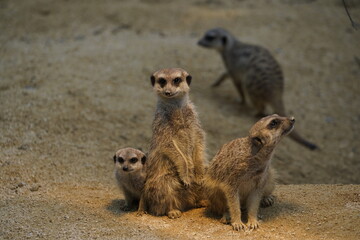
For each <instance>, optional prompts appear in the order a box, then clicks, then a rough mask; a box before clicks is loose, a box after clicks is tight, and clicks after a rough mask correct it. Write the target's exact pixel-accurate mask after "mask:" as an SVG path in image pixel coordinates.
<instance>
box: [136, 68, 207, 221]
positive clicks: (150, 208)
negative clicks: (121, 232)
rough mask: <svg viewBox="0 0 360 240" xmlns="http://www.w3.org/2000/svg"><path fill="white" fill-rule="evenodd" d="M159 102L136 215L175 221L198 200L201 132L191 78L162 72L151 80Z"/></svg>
mask: <svg viewBox="0 0 360 240" xmlns="http://www.w3.org/2000/svg"><path fill="white" fill-rule="evenodd" d="M151 82H152V85H153V88H154V91H155V92H156V93H157V95H158V102H157V107H156V112H155V119H154V121H153V125H152V129H153V136H152V139H151V144H150V150H149V157H148V162H147V166H148V167H147V179H146V183H145V187H144V191H143V194H142V198H141V201H140V206H139V214H141V213H142V212H145V211H147V212H149V213H150V214H153V215H157V216H158V215H167V216H168V217H170V218H178V217H180V216H181V212H182V211H184V210H186V209H189V208H192V207H196V206H198V205H199V203H200V201H201V200H202V191H201V189H200V188H201V181H202V179H203V174H204V161H205V139H204V138H205V133H204V131H203V130H202V128H201V125H200V122H199V119H198V116H197V113H196V111H195V108H194V105H193V104H192V102H191V101H190V99H189V96H188V93H189V90H190V89H189V85H190V82H191V76H190V75H189V74H188V73H187V72H186V71H185V70H183V69H180V68H170V69H162V70H159V71H157V72H155V73H154V74H153V75H152V76H151Z"/></svg>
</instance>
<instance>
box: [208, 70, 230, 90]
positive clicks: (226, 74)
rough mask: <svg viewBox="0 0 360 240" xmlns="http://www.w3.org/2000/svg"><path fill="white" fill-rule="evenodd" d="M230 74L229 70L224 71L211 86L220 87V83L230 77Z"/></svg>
mask: <svg viewBox="0 0 360 240" xmlns="http://www.w3.org/2000/svg"><path fill="white" fill-rule="evenodd" d="M229 77H230V75H229V73H228V72H224V73H223V74H221V75H220V77H219V78H218V79H217V80H216V81H215V82H214V83H213V84H212V85H211V87H218V86H220V84H221V83H222V82H223V81H224V80H226V79H227V78H229Z"/></svg>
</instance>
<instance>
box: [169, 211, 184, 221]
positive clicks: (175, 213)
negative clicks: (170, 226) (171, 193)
mask: <svg viewBox="0 0 360 240" xmlns="http://www.w3.org/2000/svg"><path fill="white" fill-rule="evenodd" d="M167 215H168V217H169V218H171V219H175V218H179V217H181V211H180V210H171V211H169V212H168V214H167Z"/></svg>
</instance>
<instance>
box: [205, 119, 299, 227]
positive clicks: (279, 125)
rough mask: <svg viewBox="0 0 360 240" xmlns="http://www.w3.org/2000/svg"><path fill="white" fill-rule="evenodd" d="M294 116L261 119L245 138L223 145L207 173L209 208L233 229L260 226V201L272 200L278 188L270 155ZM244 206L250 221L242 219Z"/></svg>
mask: <svg viewBox="0 0 360 240" xmlns="http://www.w3.org/2000/svg"><path fill="white" fill-rule="evenodd" d="M294 123H295V118H293V117H290V118H287V117H280V116H278V115H277V114H274V115H270V116H267V117H264V118H262V119H260V120H259V121H258V122H257V123H255V124H254V125H253V127H252V128H251V129H250V131H249V135H248V136H247V137H244V138H238V139H235V140H233V141H231V142H229V143H227V144H225V145H223V146H222V147H221V149H220V150H219V152H218V153H217V154H216V155H215V157H214V159H213V160H212V162H211V163H210V166H209V168H208V170H207V172H206V175H205V177H204V185H205V192H206V195H207V197H208V200H209V202H210V203H209V210H210V211H211V212H213V213H215V214H217V215H220V216H221V215H222V218H221V222H224V223H228V222H229V221H230V224H231V225H232V227H233V229H234V230H237V231H240V230H241V229H243V230H245V229H246V228H248V229H250V230H251V229H256V228H258V226H259V224H258V220H257V213H258V208H259V205H260V204H261V205H262V206H263V207H266V206H269V205H272V204H273V201H274V197H273V195H271V194H272V192H273V190H274V188H275V177H274V174H275V173H274V169H273V168H272V167H271V158H272V155H273V153H274V150H275V147H276V146H277V144H278V143H279V141H280V140H281V139H282V138H283V137H284V136H285V135H287V134H289V133H290V132H291V131H292V129H293V127H294ZM241 208H243V209H246V211H247V213H248V222H247V225H245V224H244V223H243V222H242V221H241Z"/></svg>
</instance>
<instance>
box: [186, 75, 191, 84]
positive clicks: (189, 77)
mask: <svg viewBox="0 0 360 240" xmlns="http://www.w3.org/2000/svg"><path fill="white" fill-rule="evenodd" d="M191 79H192V76H191V75H188V76H187V77H186V82H187V84H188V85H189V86H190V83H191Z"/></svg>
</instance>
